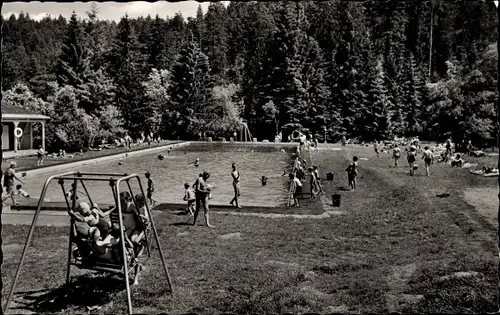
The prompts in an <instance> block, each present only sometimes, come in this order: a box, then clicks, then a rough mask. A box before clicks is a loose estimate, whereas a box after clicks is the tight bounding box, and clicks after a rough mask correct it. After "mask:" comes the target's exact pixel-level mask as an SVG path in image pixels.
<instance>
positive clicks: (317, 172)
mask: <svg viewBox="0 0 500 315" xmlns="http://www.w3.org/2000/svg"><path fill="white" fill-rule="evenodd" d="M313 170H314V171H313V172H314V176H315V177H316V186H317V187H318V188H319V192H320V193H322V194H323V193H324V191H323V186H322V185H321V179H320V177H319V170H318V167H317V166H316V165H313Z"/></svg>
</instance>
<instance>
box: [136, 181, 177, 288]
mask: <svg viewBox="0 0 500 315" xmlns="http://www.w3.org/2000/svg"><path fill="white" fill-rule="evenodd" d="M136 176H137V181H138V183H139V187H140V189H141V192H142V193H143V194H144V189H143V187H142V183H141V180H140V178H139V176H138V175H136ZM146 210H147V211H148V214H149V222H150V224H151V228H152V229H153V233H154V235H155V240H156V246H157V247H158V251H159V252H160V259H161V262H162V264H163V270H165V276H166V277H167V283H168V288H169V290H170V292H174V290H173V288H172V281H171V280H170V274H169V273H168V268H167V263H166V262H165V257H164V256H163V250H162V249H161V245H160V239H159V237H158V232H157V231H156V226H155V221H154V220H153V214H152V213H151V211H150V210H149V206H148V203H147V202H146Z"/></svg>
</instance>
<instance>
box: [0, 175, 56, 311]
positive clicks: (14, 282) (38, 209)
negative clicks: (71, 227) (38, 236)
mask: <svg viewBox="0 0 500 315" xmlns="http://www.w3.org/2000/svg"><path fill="white" fill-rule="evenodd" d="M54 177H55V176H51V177H49V178H48V179H47V180H46V181H45V185H44V186H43V189H42V193H41V194H40V199H39V200H38V206H37V207H36V211H35V215H34V216H33V222H32V223H31V228H30V231H29V233H28V237H27V238H26V244H24V249H23V253H22V254H21V260H20V261H19V264H18V266H17V270H16V275H15V276H14V281H13V282H12V288H11V289H10V293H9V297H8V298H7V303H5V308H4V313H6V312H7V310H8V309H9V306H10V302H11V301H12V297H13V296H14V290H15V289H16V285H17V281H18V280H19V275H20V274H21V269H22V266H23V263H24V258H25V257H26V252H27V250H28V247H29V245H30V242H31V238H32V237H33V232H34V231H35V226H36V221H37V220H38V216H39V215H40V210H41V209H42V204H43V200H44V198H45V194H46V193H47V188H48V186H49V183H50V182H51V181H52V179H54Z"/></svg>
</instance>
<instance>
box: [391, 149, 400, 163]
mask: <svg viewBox="0 0 500 315" xmlns="http://www.w3.org/2000/svg"><path fill="white" fill-rule="evenodd" d="M400 157H401V149H400V148H399V147H398V146H397V145H396V147H395V148H394V149H393V150H392V158H393V159H394V167H398V166H399V158H400Z"/></svg>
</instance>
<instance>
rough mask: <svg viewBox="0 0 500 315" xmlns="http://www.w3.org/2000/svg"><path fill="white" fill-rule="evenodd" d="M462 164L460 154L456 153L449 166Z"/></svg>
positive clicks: (460, 165)
mask: <svg viewBox="0 0 500 315" xmlns="http://www.w3.org/2000/svg"><path fill="white" fill-rule="evenodd" d="M463 165H464V160H462V156H461V155H460V154H457V155H456V156H455V158H454V159H452V160H451V167H462V166H463Z"/></svg>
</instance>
